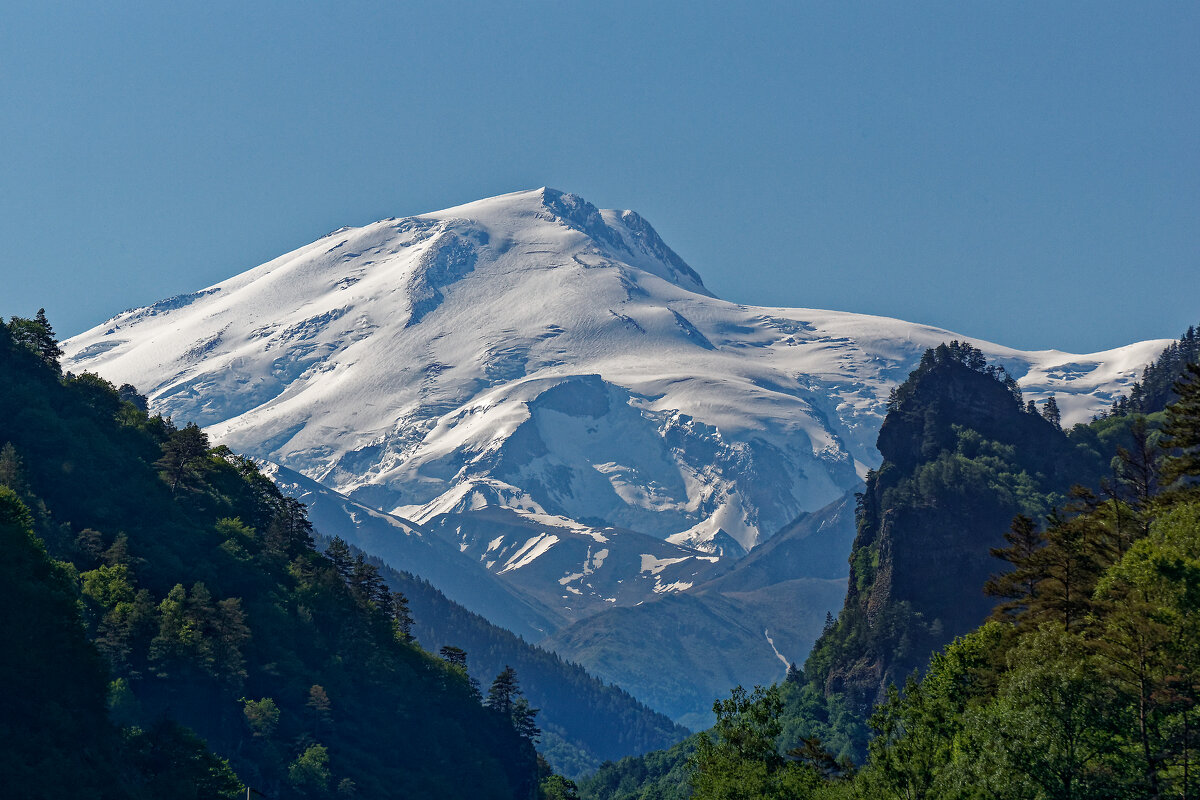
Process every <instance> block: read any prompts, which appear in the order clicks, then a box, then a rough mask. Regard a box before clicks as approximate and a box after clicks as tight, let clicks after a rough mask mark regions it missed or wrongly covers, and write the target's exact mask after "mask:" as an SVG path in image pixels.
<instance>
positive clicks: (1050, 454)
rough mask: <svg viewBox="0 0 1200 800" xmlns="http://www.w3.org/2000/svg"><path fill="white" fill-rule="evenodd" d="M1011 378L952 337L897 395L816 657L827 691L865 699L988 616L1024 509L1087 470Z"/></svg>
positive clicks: (1033, 509) (875, 697) (864, 702)
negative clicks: (841, 601) (838, 603)
mask: <svg viewBox="0 0 1200 800" xmlns="http://www.w3.org/2000/svg"><path fill="white" fill-rule="evenodd" d="M964 352H965V353H967V355H963V353H964ZM977 352H978V351H975V353H976V354H977ZM1004 378H1005V376H1004V375H1003V374H1002V373H998V372H994V371H989V370H988V369H987V368H986V367H984V366H983V364H982V356H979V357H978V359H976V358H974V357H973V356H971V353H970V351H969V350H967V351H955V350H953V349H952V348H942V347H939V348H938V349H937V350H936V351H931V354H930V355H929V356H927V357H926V358H925V359H923V360H922V362H921V366H920V367H919V368H918V369H917V370H916V371H915V372H914V373H913V375H912V376H911V377H910V378H909V380H908V381H907V382H905V383H904V384H903V385H902V386H901V387H900V388H899V389H898V391H897V393H896V395H895V396H894V397H893V400H892V404H891V408H890V410H889V412H888V414H887V417H886V418H885V420H884V423H883V425H882V427H881V428H880V433H879V449H880V453H881V454H882V455H883V464H882V465H881V466H880V468H879V470H878V471H875V472H872V473H871V474H870V475H868V477H867V486H866V490H865V492H864V493H863V495H862V497H861V500H860V503H859V507H858V534H857V537H856V538H855V541H854V548H853V553H852V555H851V576H850V583H849V587H848V589H847V595H846V603H845V607H844V609H843V612H842V615H841V618H840V619H839V623H838V626H837V628H836V629H835V630H834V631H832V632H831V633H829V634H827V635H826V636H825V637H823V640H822V641H821V642H819V643H818V645H817V648H816V649H817V651H819V652H820V653H822V655H820V656H819V657H818V658H817V659H816V661H815V662H814V665H815V666H816V668H817V669H816V672H818V673H821V674H823V677H824V680H825V686H826V690H827V691H829V692H838V693H846V694H848V695H849V696H850V697H851V698H852V700H853V701H854V702H855V703H856V704H858V705H859V707H860V708H862V709H867V708H869V707H870V705H872V704H873V703H875V702H878V701H879V700H880V699H882V697H883V694H884V691H885V690H886V687H887V685H888V684H889V683H897V684H901V683H903V681H904V678H905V677H906V676H907V675H908V674H909V673H910V672H912V670H914V669H918V668H920V667H922V666H923V665H924V664H925V663H926V662H927V661H928V658H929V655H930V653H931V652H932V651H934V650H936V649H938V648H940V647H942V646H943V645H945V644H946V643H948V642H949V641H950V640H951V639H953V638H954V637H955V636H959V635H962V634H964V633H966V632H968V631H970V630H971V629H973V628H974V627H976V626H977V625H979V623H980V622H981V621H982V620H983V619H984V618H985V617H986V616H987V615H988V614H989V613H990V612H991V609H992V608H993V605H994V602H993V600H992V598H990V597H988V596H986V595H985V594H984V593H983V585H984V583H986V581H987V579H988V578H989V577H990V576H991V575H992V574H993V573H995V572H997V571H998V569H999V563H998V562H997V561H996V560H995V559H994V558H993V557H992V556H991V553H990V551H991V549H992V548H994V547H998V546H1002V545H1003V544H1004V540H1003V535H1004V532H1005V531H1006V530H1007V529H1008V527H1009V525H1010V523H1011V521H1012V518H1013V517H1014V516H1015V515H1017V514H1019V513H1034V514H1037V513H1038V512H1040V511H1042V510H1044V509H1045V505H1046V503H1047V502H1048V495H1047V493H1052V492H1062V491H1064V490H1065V488H1066V486H1065V485H1064V484H1065V481H1066V480H1067V476H1068V475H1072V474H1075V475H1078V474H1081V472H1082V470H1081V462H1082V461H1085V460H1086V455H1085V454H1083V453H1082V452H1079V451H1077V450H1076V449H1075V448H1074V447H1073V446H1072V444H1071V443H1070V442H1069V440H1068V438H1067V436H1066V435H1065V434H1064V433H1063V432H1062V431H1061V430H1060V429H1059V428H1058V427H1057V426H1056V425H1054V424H1052V423H1050V422H1047V421H1046V420H1045V419H1043V418H1042V416H1040V415H1039V414H1036V413H1029V412H1028V411H1026V410H1025V407H1024V405H1023V404H1022V403H1021V399H1020V397H1019V394H1016V393H1015V392H1014V387H1013V384H1012V383H1011V382H1009V383H1007V385H1006V382H1005V380H1004Z"/></svg>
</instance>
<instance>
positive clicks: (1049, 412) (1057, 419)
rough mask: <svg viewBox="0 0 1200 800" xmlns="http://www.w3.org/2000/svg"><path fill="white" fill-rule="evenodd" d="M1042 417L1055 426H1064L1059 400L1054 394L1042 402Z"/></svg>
mask: <svg viewBox="0 0 1200 800" xmlns="http://www.w3.org/2000/svg"><path fill="white" fill-rule="evenodd" d="M1042 417H1043V418H1044V419H1045V420H1046V421H1047V422H1049V423H1050V424H1051V425H1053V426H1054V427H1056V428H1061V427H1062V412H1060V411H1059V410H1058V401H1057V400H1055V399H1054V395H1050V396H1049V397H1047V398H1046V401H1045V402H1044V403H1043V404H1042Z"/></svg>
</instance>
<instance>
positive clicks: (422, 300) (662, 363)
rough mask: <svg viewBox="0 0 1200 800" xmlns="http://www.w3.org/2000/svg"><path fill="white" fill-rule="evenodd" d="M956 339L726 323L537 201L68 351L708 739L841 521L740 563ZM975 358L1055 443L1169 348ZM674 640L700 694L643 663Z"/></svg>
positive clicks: (510, 199) (132, 322)
mask: <svg viewBox="0 0 1200 800" xmlns="http://www.w3.org/2000/svg"><path fill="white" fill-rule="evenodd" d="M964 338H965V337H963V336H961V335H958V334H954V333H951V332H949V331H944V330H940V329H937V328H932V327H929V326H925V325H918V324H913V323H908V322H903V321H900V320H894V319H886V318H882V317H873V316H865V315H860V314H850V313H840V312H833V311H818V310H811V309H789V308H765V307H753V306H746V305H739V304H736V303H730V302H727V301H724V300H721V299H719V298H716V297H713V296H712V295H711V294H710V293H709V292H708V291H707V290H706V289H705V288H704V285H703V282H702V281H701V279H700V277H699V276H698V275H697V274H696V273H695V272H694V271H692V270H691V269H690V268H689V267H688V266H687V264H685V263H684V262H683V260H682V259H680V258H679V256H677V255H676V254H675V253H674V252H673V251H672V250H671V249H670V248H669V247H668V246H667V245H666V244H665V243H664V242H663V241H662V240H661V239H660V238H659V236H658V234H657V233H655V231H654V230H653V228H651V227H650V225H649V224H648V223H647V222H646V221H645V220H643V219H642V218H641V217H640V216H638V215H637V214H636V213H634V212H631V211H607V210H605V211H601V210H598V209H596V208H595V207H594V206H592V205H591V204H589V203H588V202H586V201H585V200H583V199H581V198H579V197H576V196H574V195H568V194H562V193H561V192H557V191H554V190H552V189H539V190H535V191H527V192H518V193H515V194H510V195H504V196H501V197H495V198H491V199H487V200H481V201H478V202H475V203H470V204H467V205H464V206H459V207H457V208H452V209H448V210H446V211H441V212H436V213H431V214H425V215H421V216H417V217H410V218H405V219H388V220H383V221H381V222H376V223H373V224H371V225H366V226H363V227H361V228H343V229H340V230H337V231H334V232H333V233H331V234H328V235H327V236H325V237H323V238H321V239H319V240H317V241H316V242H314V243H312V244H310V245H307V246H305V247H302V248H300V249H298V250H295V251H293V252H291V253H289V254H287V255H284V256H281V257H279V258H277V259H275V260H273V261H270V262H268V263H266V264H263V265H261V266H259V267H255V268H254V269H251V270H249V271H247V272H245V273H242V274H241V275H238V276H236V277H233V278H230V279H229V280H226V281H223V282H222V283H219V284H217V285H215V286H211V287H208V288H205V289H201V290H199V291H196V292H193V293H191V294H187V295H181V296H179V297H174V298H170V299H168V300H163V301H160V302H158V303H155V304H153V305H151V306H147V307H144V308H138V309H133V310H131V311H126V312H123V313H121V314H118V315H117V316H115V317H113V318H112V319H110V320H109V321H107V322H106V323H104V324H103V325H100V326H98V327H96V328H95V329H93V330H90V331H87V332H86V333H83V334H81V335H79V336H76V337H74V338H72V339H70V340H68V341H66V342H64V343H63V349H64V351H65V356H64V359H63V366H64V368H66V369H69V370H72V371H75V372H82V371H93V372H98V373H99V374H101V375H102V376H104V377H106V378H108V379H109V380H112V381H113V382H115V383H118V384H120V383H132V384H134V385H135V386H137V387H138V388H139V389H140V390H141V391H143V392H145V393H146V394H147V395H148V396H149V398H150V402H151V406H152V409H153V410H155V411H158V412H161V413H165V414H169V415H171V416H173V417H174V418H175V419H176V420H179V421H184V420H191V421H196V422H198V423H200V424H201V425H204V426H206V428H207V430H208V432H209V433H210V435H211V436H212V437H213V438H214V439H216V440H217V441H219V442H221V443H223V444H226V445H228V446H230V447H231V448H233V449H234V450H236V451H239V452H242V453H245V454H248V455H251V456H254V457H257V458H259V459H262V460H264V461H269V462H273V464H274V465H273V466H271V470H272V472H273V474H274V475H275V477H276V479H277V481H278V482H279V483H280V485H281V486H282V487H283V488H284V490H285V491H287V492H289V493H290V494H292V495H294V496H297V497H300V498H301V499H303V500H304V501H305V502H307V503H309V504H310V506H311V509H312V514H313V518H314V520H315V522H316V524H317V526H318V529H321V530H323V531H324V532H325V533H327V534H329V535H334V534H338V535H342V536H343V537H345V538H346V539H348V540H349V541H351V542H352V543H354V544H357V545H358V546H360V547H362V548H363V549H365V550H367V551H369V552H374V553H376V554H378V555H380V556H382V557H384V558H385V559H387V560H388V561H389V562H391V563H392V564H393V566H396V567H398V568H400V569H406V570H409V571H413V572H416V573H418V574H422V575H423V576H424V577H426V578H428V579H430V580H432V581H434V582H435V583H436V584H437V585H439V587H440V588H442V589H443V590H444V591H445V592H446V594H447V595H448V596H450V597H451V598H452V599H455V600H457V601H459V602H460V603H462V604H463V605H466V606H467V607H468V608H471V609H472V610H474V611H476V612H478V613H480V614H482V615H483V616H485V617H488V618H489V619H491V620H492V621H494V622H497V623H499V624H502V625H506V626H508V627H510V628H511V629H513V630H517V631H520V632H522V634H523V635H526V636H528V637H530V638H533V639H539V638H543V637H547V638H545V641H546V642H547V643H549V644H551V645H552V646H555V647H557V648H558V649H559V650H560V651H562V652H564V653H566V654H568V655H569V656H570V657H571V658H574V659H576V660H579V661H581V662H584V663H585V664H587V665H588V666H589V667H590V668H592V669H594V670H598V674H600V675H602V676H604V677H605V678H606V679H608V680H614V679H619V680H625V681H627V682H630V683H631V686H636V687H637V688H638V691H639V693H640V694H641V695H642V696H643V699H646V698H651V699H653V700H654V705H655V706H656V707H658V708H660V709H662V710H667V711H669V712H670V713H672V715H673V716H676V718H684V719H688V720H692V719H693V718H695V719H699V717H697V716H696V715H697V713H698V711H699V712H703V711H704V709H706V708H707V706H708V703H709V702H710V701H711V696H712V692H713V690H714V688H715V689H720V686H719V684H721V683H722V681H725V680H729V681H730V683H729V686H732V685H733V684H734V683H739V682H741V683H746V682H747V681H750V682H753V681H755V680H760V678H759V677H758V676H759V673H762V674H764V675H765V674H767V673H769V672H770V671H771V670H774V669H780V668H781V667H782V661H781V659H782V660H787V659H791V660H796V661H799V660H802V659H803V657H804V653H805V652H806V650H807V647H808V646H809V644H810V643H811V636H812V635H815V633H814V632H815V631H818V630H819V627H820V624H821V621H822V620H823V618H824V613H825V611H826V610H827V608H829V609H832V608H834V607H836V601H837V599H838V597H840V590H838V589H837V584H838V582H839V580H844V572H843V573H839V575H833V574H832V573H831V572H830V564H835V565H838V564H842V563H844V562H843V560H844V558H845V556H844V555H841V556H839V555H838V553H837V552H834V551H835V550H838V548H842V549H844V550H845V551H846V552H847V553H848V551H849V547H848V545H847V544H846V541H844V540H846V539H847V534H846V531H852V526H850V527H846V525H840V524H839V525H837V526H833V527H831V528H829V529H828V530H826V529H825V528H822V527H821V526H819V525H808V523H805V524H804V525H801V527H800V528H796V530H800V531H801V533H802V534H803V536H802V539H803V542H802V543H798V542H799V540H796V537H797V535H798V534H796V533H795V531H793V532H792V533H788V531H792V528H795V526H792V528H788V529H787V530H785V531H784V534H783V535H782V536H781V538H780V540H779V542H780V543H782V544H781V546H780V547H776V548H769V547H768V548H763V549H762V550H760V551H757V552H758V553H761V554H763V555H762V557H761V558H760V557H758V556H757V555H756V554H755V553H754V552H752V553H751V557H750V558H747V559H744V561H740V562H738V564H739V565H743V564H744V568H742V569H736V568H735V569H734V571H733V572H732V573H730V572H729V569H730V565H729V562H730V561H731V560H736V559H738V558H740V557H741V556H743V555H745V553H746V552H747V551H753V550H754V549H755V548H756V547H757V546H758V545H759V544H760V543H762V542H763V541H764V540H766V539H767V538H769V537H771V536H772V535H773V534H774V533H775V532H777V531H780V530H781V529H784V528H785V526H788V525H789V523H792V522H793V521H794V520H797V518H798V517H801V515H802V514H804V513H805V512H816V511H817V510H818V509H821V508H822V507H825V506H827V505H828V506H829V507H831V508H832V507H835V506H836V505H837V502H838V501H843V502H844V500H843V498H844V497H845V496H846V492H847V491H848V490H853V489H855V488H856V487H857V486H858V485H859V482H860V479H861V477H862V476H863V475H864V474H865V472H866V470H867V469H869V468H871V467H874V466H876V465H878V463H879V456H878V453H877V452H876V450H875V446H874V445H875V439H876V435H877V433H878V429H879V425H880V423H881V421H882V418H883V414H884V413H885V411H886V406H887V399H888V396H889V393H890V392H891V390H892V388H893V387H894V386H896V385H897V384H898V383H899V382H901V381H902V380H903V379H904V378H905V377H906V376H907V375H908V373H909V372H910V371H911V370H912V369H913V368H914V367H915V366H916V364H917V362H918V360H919V359H920V356H921V354H922V353H923V352H924V351H925V349H926V348H929V347H932V346H936V345H937V344H939V343H941V342H944V341H949V340H951V339H964ZM972 343H973V344H975V345H976V346H977V347H979V348H980V349H981V350H982V351H983V352H984V354H985V355H987V356H988V357H989V359H992V360H993V361H998V362H999V363H1002V364H1003V365H1004V366H1005V367H1007V369H1008V370H1009V372H1010V373H1011V374H1013V375H1014V376H1015V377H1016V378H1017V379H1018V380H1019V382H1020V384H1021V386H1022V389H1023V390H1024V391H1025V392H1026V394H1027V396H1029V397H1032V398H1034V399H1042V398H1044V397H1046V396H1048V395H1050V394H1054V395H1055V396H1056V398H1057V401H1058V404H1059V406H1060V408H1061V409H1062V411H1063V420H1064V422H1065V423H1067V424H1070V423H1073V422H1076V421H1082V420H1085V419H1087V418H1088V417H1090V416H1091V415H1092V414H1093V413H1094V412H1095V411H1098V410H1100V409H1102V408H1104V407H1106V406H1107V405H1108V404H1109V403H1110V402H1111V401H1112V399H1113V398H1114V396H1115V395H1116V394H1117V393H1119V392H1122V391H1124V390H1125V389H1126V388H1127V387H1128V386H1129V385H1130V384H1131V383H1132V381H1133V379H1134V378H1135V376H1136V373H1137V372H1138V371H1139V370H1140V369H1141V367H1142V366H1143V365H1144V364H1145V363H1147V362H1149V361H1150V360H1152V359H1153V358H1154V357H1155V356H1156V355H1157V353H1158V352H1159V351H1160V350H1161V349H1162V348H1163V347H1164V346H1165V345H1166V344H1167V342H1166V341H1149V342H1142V343H1138V344H1132V345H1129V346H1127V347H1123V348H1119V349H1116V350H1112V351H1108V352H1103V353H1094V354H1090V355H1072V354H1068V353H1061V352H1058V351H1052V350H1049V351H1039V352H1022V351H1019V350H1014V349H1011V348H1006V347H1003V346H1000V345H995V344H991V343H988V342H982V341H978V340H973V342H972ZM844 517H845V515H842V517H838V519H843V521H844ZM807 519H810V520H811V519H817V517H811V516H810V517H808V518H807ZM810 528H811V530H809V529H810ZM843 528H844V529H845V530H843ZM831 531H832V532H831ZM839 531H840V532H839ZM824 539H829V541H828V542H826V541H824ZM793 540H796V541H793ZM776 551H778V552H776ZM779 553H785V554H787V556H786V558H782V557H781V556H780V555H779ZM781 558H782V560H781ZM785 561H786V563H784V562H785ZM796 561H801V562H805V563H792V562H796ZM808 562H811V563H808ZM722 576H724V577H722ZM831 587H832V588H831ZM656 598H659V599H662V598H666V599H667V600H670V602H665V601H664V602H660V603H647V602H646V601H648V600H653V599H656ZM830 598H833V599H832V600H830ZM642 604H645V605H644V606H643V607H641V608H638V606H642ZM797 604H801V605H803V604H808V605H810V606H812V607H811V608H809V607H807V606H806V607H805V608H804V609H800V610H799V614H798V610H797ZM651 606H654V608H653V609H652V608H651ZM818 606H819V607H818ZM784 608H786V609H787V611H786V612H785V611H783V610H781V609H784ZM623 609H627V611H626V610H623ZM601 611H607V613H604V614H603V615H598V614H599V612H601ZM593 616H594V617H595V619H594V620H592V619H590V618H591V617H593ZM660 617H661V619H660ZM585 618H588V619H585ZM672 620H674V621H675V622H672ZM698 620H704V623H703V625H702V626H701V627H702V628H703V630H704V635H703V637H700V638H696V637H695V636H693V635H692V633H688V631H692V632H693V633H694V632H695V630H699V628H697V627H696V626H697V625H698V624H699V623H698ZM592 622H594V624H592V625H589V624H588V623H592ZM672 625H677V626H679V627H680V630H673V629H672V630H668V629H670V628H671V626H672ZM605 630H607V631H610V632H612V631H618V632H621V633H623V634H626V636H625V640H628V641H625V643H624V644H622V643H621V642H620V641H618V640H619V639H620V637H618V636H615V635H606V636H600V632H601V631H605ZM655 630H658V631H659V634H651V635H646V632H647V631H655ZM597 636H600V638H601V639H603V640H604V641H599V642H598V641H597ZM669 636H675V637H683V638H680V639H679V641H680V642H691V644H690V645H688V646H687V647H684V646H683V645H681V646H680V647H681V648H682V649H681V650H680V652H681V653H686V654H688V655H687V656H686V658H684V657H682V656H681V658H680V659H679V660H678V661H679V663H678V664H677V665H676V666H677V667H678V670H676V671H677V672H679V673H680V674H683V673H688V674H691V673H692V672H695V671H696V670H699V671H700V672H704V674H705V675H707V676H708V677H707V678H706V679H705V680H706V681H707V683H706V682H705V681H693V683H694V684H695V685H692V684H689V685H688V686H686V687H684V686H683V683H686V681H683V682H682V683H681V681H680V680H678V679H674V678H670V677H669V676H666V675H664V674H663V673H664V671H663V669H662V661H661V658H657V657H650V656H649V655H648V654H647V653H643V652H635V651H636V650H637V648H636V647H635V646H634V644H632V643H631V642H637V641H643V640H645V641H643V645H644V647H647V648H652V649H654V648H656V647H657V644H658V643H659V642H662V641H666V639H665V638H664V637H669ZM555 637H557V638H555ZM689 637H691V638H689ZM693 640H694V641H693ZM613 642H617V644H616V645H614V644H613ZM721 642H724V643H725V644H726V645H727V650H728V652H726V653H724V655H722V656H721V657H720V658H716V659H715V660H714V659H713V658H712V657H710V655H706V654H711V653H712V648H714V647H720V646H722V645H721V644H720V643H721ZM752 649H753V650H754V653H752V654H751V653H750V651H751V650H752ZM739 654H740V655H739ZM660 655H661V654H660ZM751 655H753V658H751V657H750V656H751ZM689 659H690V660H689ZM706 660H707V661H708V662H710V663H707V664H706V665H704V666H703V668H701V666H700V665H701V662H704V661H706ZM746 664H752V665H753V666H754V669H753V670H751V672H753V674H751V672H745V669H746V667H745V665H746ZM738 665H742V666H738ZM738 670H742V672H738ZM754 670H757V671H754ZM667 671H668V672H669V671H670V670H667ZM735 672H737V674H734V673H735ZM710 673H711V674H710ZM743 673H744V674H743ZM681 687H682V688H681ZM725 688H726V689H727V688H728V687H725ZM689 693H690V694H689ZM692 695H695V696H694V697H693V696H692ZM701 716H702V713H701Z"/></svg>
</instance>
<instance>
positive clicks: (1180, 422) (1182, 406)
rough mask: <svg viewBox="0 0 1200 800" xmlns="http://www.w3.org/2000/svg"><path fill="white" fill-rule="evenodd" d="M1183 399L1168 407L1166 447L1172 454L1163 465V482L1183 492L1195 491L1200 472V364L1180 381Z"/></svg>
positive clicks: (1177, 387) (1178, 386)
mask: <svg viewBox="0 0 1200 800" xmlns="http://www.w3.org/2000/svg"><path fill="white" fill-rule="evenodd" d="M1175 393H1176V395H1178V397H1179V399H1178V400H1177V401H1176V402H1175V403H1173V404H1172V405H1170V406H1168V407H1167V410H1166V411H1167V419H1166V424H1165V425H1164V426H1163V437H1162V442H1161V444H1162V447H1163V448H1164V449H1166V450H1167V452H1168V453H1169V457H1168V458H1167V460H1166V463H1165V464H1164V465H1163V482H1164V483H1165V484H1168V485H1171V486H1172V488H1174V489H1176V490H1179V491H1190V492H1194V491H1195V488H1196V476H1197V475H1200V364H1188V365H1187V368H1186V372H1185V377H1184V378H1183V379H1182V380H1180V381H1178V382H1176V384H1175Z"/></svg>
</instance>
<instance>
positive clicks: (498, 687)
mask: <svg viewBox="0 0 1200 800" xmlns="http://www.w3.org/2000/svg"><path fill="white" fill-rule="evenodd" d="M520 693H521V690H520V687H519V686H518V685H517V672H516V670H514V669H513V668H512V667H510V666H508V665H507V664H505V665H504V669H503V671H501V672H500V674H499V675H497V676H496V679H495V680H493V681H492V685H491V688H489V689H488V693H487V698H486V699H484V701H483V704H484V705H485V706H487V707H488V708H491V709H495V710H496V711H499V712H500V713H501V714H506V715H511V714H512V710H513V704H514V703H515V702H516V699H517V697H518V695H520Z"/></svg>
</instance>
